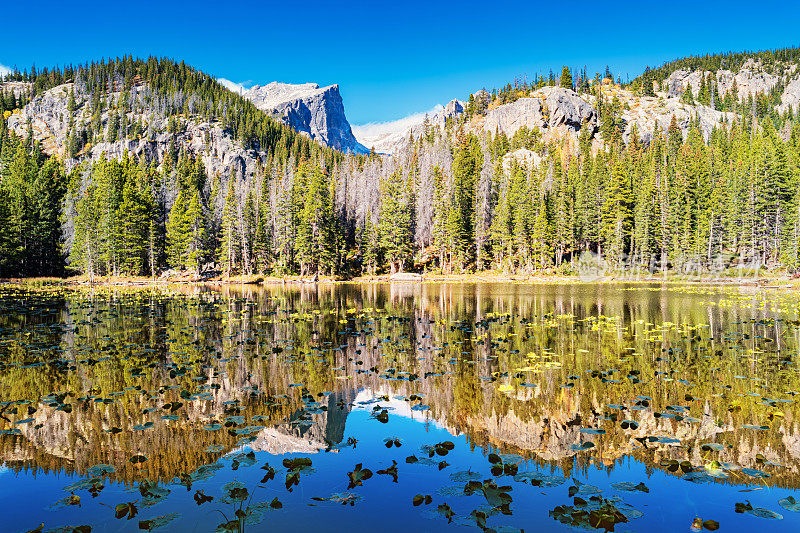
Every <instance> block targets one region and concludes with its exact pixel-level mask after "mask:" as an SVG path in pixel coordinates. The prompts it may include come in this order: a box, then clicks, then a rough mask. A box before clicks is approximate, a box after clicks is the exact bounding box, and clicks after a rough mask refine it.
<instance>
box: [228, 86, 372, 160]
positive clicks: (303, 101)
mask: <svg viewBox="0 0 800 533" xmlns="http://www.w3.org/2000/svg"><path fill="white" fill-rule="evenodd" d="M242 96H244V97H245V98H247V99H248V100H250V101H251V102H253V103H254V104H255V105H256V107H257V108H259V109H262V110H264V111H271V112H272V113H273V115H274V116H276V117H277V118H279V119H280V120H282V121H283V122H284V123H285V124H287V125H288V126H290V127H292V128H293V129H295V130H296V131H298V132H301V133H305V134H306V135H308V136H309V137H311V138H312V139H314V140H316V141H318V142H319V143H321V144H323V145H325V146H330V147H331V148H336V149H337V150H341V151H343V152H356V153H366V152H367V151H368V150H367V149H366V148H365V147H364V146H363V145H361V144H360V143H359V142H358V141H357V140H356V138H355V137H354V136H353V132H352V130H351V128H350V123H349V122H348V121H347V117H346V116H345V113H344V103H342V97H341V95H340V94H339V86H338V85H329V86H328V87H320V86H319V85H317V84H316V83H304V84H300V85H292V84H289V83H279V82H275V81H274V82H272V83H268V84H267V85H256V86H254V87H252V88H250V89H248V90H247V91H245V92H243V93H242Z"/></svg>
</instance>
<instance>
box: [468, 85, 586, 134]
mask: <svg viewBox="0 0 800 533" xmlns="http://www.w3.org/2000/svg"><path fill="white" fill-rule="evenodd" d="M523 126H525V127H527V128H529V129H534V128H538V129H542V130H544V129H551V130H552V129H555V128H562V129H566V130H571V131H572V132H577V131H579V130H580V129H581V128H583V127H587V128H590V130H591V131H592V132H593V131H594V130H595V128H596V127H597V118H596V113H595V110H594V107H593V106H592V104H591V103H589V102H588V101H586V100H584V99H582V98H581V97H580V96H578V94H577V93H576V92H575V91H572V90H570V89H563V88H561V87H544V88H542V89H539V90H537V91H534V92H532V93H531V95H530V96H529V97H526V98H520V99H519V100H517V101H516V102H511V103H508V104H503V105H501V106H499V107H496V108H494V109H492V110H490V111H489V112H488V113H487V114H486V120H484V122H483V129H484V130H485V131H488V132H490V133H495V132H496V131H501V132H503V133H505V134H506V135H508V136H511V135H514V133H516V132H517V131H518V130H519V129H520V128H522V127H523Z"/></svg>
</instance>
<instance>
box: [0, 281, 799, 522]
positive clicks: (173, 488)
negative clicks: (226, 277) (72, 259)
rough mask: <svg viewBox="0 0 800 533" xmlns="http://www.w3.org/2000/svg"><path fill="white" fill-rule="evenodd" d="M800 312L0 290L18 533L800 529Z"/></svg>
mask: <svg viewBox="0 0 800 533" xmlns="http://www.w3.org/2000/svg"><path fill="white" fill-rule="evenodd" d="M798 304H799V300H798V298H796V297H793V296H791V295H788V294H785V293H770V292H762V291H757V292H749V293H740V292H738V291H735V290H731V289H719V288H714V287H698V286H693V287H685V286H677V285H667V286H664V287H661V286H652V287H647V286H641V285H639V286H624V285H610V286H602V285H558V286H555V285H554V286H544V285H542V286H519V285H488V284H484V285H463V284H393V285H388V284H384V285H381V284H369V285H355V284H353V285H336V286H327V285H320V286H319V287H315V286H311V285H308V286H275V287H270V286H267V287H260V288H256V287H252V288H250V287H244V288H239V287H223V288H221V289H220V288H207V287H179V288H175V289H169V290H168V289H163V290H162V289H158V290H155V289H145V290H118V291H113V290H98V291H94V292H90V291H88V290H81V291H72V290H65V289H59V288H52V289H49V288H43V289H21V288H13V287H11V286H2V287H0V465H2V466H0V502H2V507H1V508H0V530H2V531H10V532H15V531H29V530H37V531H89V530H90V529H89V528H88V527H83V528H81V527H79V526H89V527H90V528H91V531H114V532H121V531H141V530H161V531H215V530H217V531H240V530H242V531H292V532H302V531H354V530H355V531H359V530H362V531H398V532H404V533H405V532H409V531H476V530H478V531H479V530H485V531H492V530H493V531H498V532H501V531H505V532H512V531H519V530H525V531H528V532H533V531H536V532H540V531H565V530H570V529H575V528H586V529H590V530H594V528H595V527H597V528H599V530H614V531H650V532H652V531H688V530H690V529H691V528H692V526H693V523H694V526H695V528H696V529H695V530H700V529H703V528H705V529H706V530H714V529H716V527H717V525H718V527H719V529H720V530H721V531H753V530H754V529H757V528H766V530H776V529H777V528H781V529H783V530H785V531H798V530H800V503H798V502H800V491H798V487H800V417H799V416H798V415H800V409H799V408H798V404H797V403H796V402H797V400H800V397H798V396H797V393H798V391H800V375H799V374H798V364H797V363H798V357H800V356H799V355H798V345H800V332H799V331H798V324H800V323H799V322H798ZM795 499H796V500H795ZM737 511H738V512H737ZM703 523H704V525H703ZM40 524H43V525H42V526H41V527H40ZM36 528H39V529H36ZM76 528H77V529H76Z"/></svg>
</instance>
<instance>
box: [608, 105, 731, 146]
mask: <svg viewBox="0 0 800 533" xmlns="http://www.w3.org/2000/svg"><path fill="white" fill-rule="evenodd" d="M673 116H675V122H676V124H677V125H678V128H680V130H681V132H683V133H684V134H685V132H687V131H688V130H689V128H690V127H691V125H692V121H693V119H694V118H695V117H696V118H697V119H698V120H699V122H700V130H701V131H702V132H703V137H704V138H706V139H708V136H709V135H711V131H712V130H713V129H714V127H715V126H717V125H719V124H720V123H721V122H722V121H723V119H725V120H728V121H731V120H733V113H725V112H722V111H717V110H715V109H711V108H710V107H708V106H704V105H697V106H691V105H688V104H684V103H681V102H680V100H679V99H677V98H668V99H664V98H652V97H641V98H638V99H637V101H636V102H635V105H633V106H630V109H626V110H624V111H623V113H622V120H623V121H624V123H625V129H624V131H623V133H622V139H623V140H624V141H625V142H629V141H630V140H631V136H632V135H633V131H634V126H635V127H636V131H637V133H638V136H639V141H641V142H643V143H645V144H647V143H649V142H650V140H651V139H652V138H653V134H654V133H655V131H656V128H658V129H659V130H660V131H662V132H663V131H666V130H667V129H668V128H669V125H670V122H672V117H673Z"/></svg>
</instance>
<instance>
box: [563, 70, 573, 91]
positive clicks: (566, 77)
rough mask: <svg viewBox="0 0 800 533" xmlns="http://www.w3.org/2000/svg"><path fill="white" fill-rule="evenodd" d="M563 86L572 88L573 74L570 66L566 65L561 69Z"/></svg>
mask: <svg viewBox="0 0 800 533" xmlns="http://www.w3.org/2000/svg"><path fill="white" fill-rule="evenodd" d="M561 87H563V88H565V89H572V74H570V72H569V67H567V66H566V65H564V67H563V68H562V69H561Z"/></svg>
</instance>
